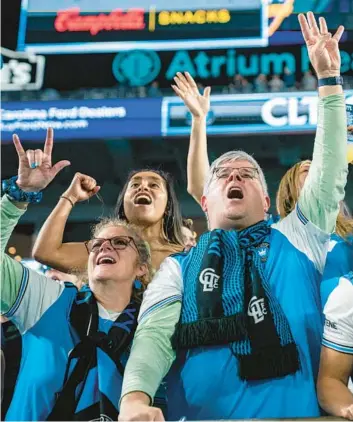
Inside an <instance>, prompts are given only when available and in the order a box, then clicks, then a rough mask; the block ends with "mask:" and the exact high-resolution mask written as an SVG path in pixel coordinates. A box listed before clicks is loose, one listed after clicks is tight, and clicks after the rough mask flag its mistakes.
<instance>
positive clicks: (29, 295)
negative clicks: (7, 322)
mask: <svg viewBox="0 0 353 422" xmlns="http://www.w3.org/2000/svg"><path fill="white" fill-rule="evenodd" d="M64 289H65V286H64V284H63V283H58V282H56V281H55V280H52V279H51V278H48V277H45V276H44V275H42V274H39V273H37V272H36V271H34V270H32V269H29V268H27V267H25V266H24V265H23V273H22V280H21V285H20V288H19V291H18V294H17V298H16V301H15V302H14V304H13V305H12V307H11V308H10V309H9V310H8V312H6V314H4V316H5V317H6V318H9V319H11V321H12V322H13V323H14V324H15V325H16V326H17V328H18V330H19V331H20V333H21V334H24V333H25V332H26V331H28V330H29V329H30V328H32V327H33V326H34V325H35V324H36V322H38V321H39V319H40V318H41V316H42V315H43V314H44V312H45V311H46V310H47V309H48V308H49V307H50V306H51V305H52V304H53V303H54V302H56V301H57V300H58V298H59V297H60V295H61V293H62V292H63V291H64Z"/></svg>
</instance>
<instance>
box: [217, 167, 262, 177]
mask: <svg viewBox="0 0 353 422" xmlns="http://www.w3.org/2000/svg"><path fill="white" fill-rule="evenodd" d="M234 170H237V171H238V173H239V176H240V177H242V178H243V179H255V177H257V176H258V174H259V172H258V170H257V168H255V167H238V168H235V167H223V166H220V167H215V168H214V169H213V174H214V175H215V176H216V177H217V179H228V177H229V176H230V175H231V173H233V171H234Z"/></svg>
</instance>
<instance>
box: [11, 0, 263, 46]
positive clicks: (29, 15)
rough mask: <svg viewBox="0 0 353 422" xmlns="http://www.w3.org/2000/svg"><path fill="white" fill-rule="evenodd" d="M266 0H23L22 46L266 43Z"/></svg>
mask: <svg viewBox="0 0 353 422" xmlns="http://www.w3.org/2000/svg"><path fill="white" fill-rule="evenodd" d="M266 4H267V1H266V0H246V1H239V0H193V1H192V2H191V1H190V0H178V1H177V2H171V1H167V0H117V1H116V0H100V1H99V2H97V1H96V0H51V1H47V0H23V1H22V5H21V16H20V27H19V36H18V50H19V51H29V52H36V53H43V54H60V53H90V52H113V51H121V50H130V49H142V50H143V49H146V50H176V49H179V48H192V49H194V48H203V49H209V48H229V47H258V46H266V45H267V42H268V40H267V21H268V19H267V13H266V12H267V9H266V7H267V5H266Z"/></svg>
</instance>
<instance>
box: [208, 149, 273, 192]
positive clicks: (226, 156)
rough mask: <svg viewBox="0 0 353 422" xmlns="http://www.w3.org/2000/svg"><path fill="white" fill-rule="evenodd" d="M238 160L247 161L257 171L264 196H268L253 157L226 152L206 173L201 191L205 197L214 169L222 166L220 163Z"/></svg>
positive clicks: (238, 152)
mask: <svg viewBox="0 0 353 422" xmlns="http://www.w3.org/2000/svg"><path fill="white" fill-rule="evenodd" d="M239 160H244V161H249V163H250V164H252V165H253V166H254V167H255V168H256V169H257V171H258V173H259V179H260V183H261V186H262V189H263V191H264V194H265V195H267V196H268V189H267V183H266V179H265V176H264V173H263V171H262V169H261V167H260V166H259V163H258V162H257V161H256V160H255V158H254V157H252V156H251V155H249V154H247V153H246V152H244V151H228V152H226V153H225V154H223V155H221V156H220V157H218V158H217V159H216V160H215V161H214V162H213V163H212V165H211V168H210V170H209V171H208V175H207V179H206V183H205V186H204V189H203V194H204V195H207V193H208V191H209V187H210V184H211V181H212V179H213V175H214V171H215V168H216V167H219V166H220V165H222V163H224V162H227V161H239Z"/></svg>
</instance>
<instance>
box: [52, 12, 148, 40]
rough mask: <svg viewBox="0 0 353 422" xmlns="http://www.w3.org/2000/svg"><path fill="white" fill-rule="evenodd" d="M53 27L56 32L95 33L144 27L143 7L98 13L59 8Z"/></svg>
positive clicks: (136, 29)
mask: <svg viewBox="0 0 353 422" xmlns="http://www.w3.org/2000/svg"><path fill="white" fill-rule="evenodd" d="M54 27H55V29H56V30H57V31H58V32H65V31H69V32H85V31H87V32H90V34H91V35H97V34H98V33H99V32H101V31H122V30H125V31H127V30H130V31H131V30H135V31H138V30H142V29H145V27H146V24H145V11H144V9H138V8H136V9H130V10H128V11H126V12H124V11H123V10H122V9H115V10H112V11H111V12H110V13H108V14H106V13H99V14H98V15H86V14H85V15H80V8H79V7H73V8H71V9H66V10H60V11H58V15H57V17H56V19H55V21H54Z"/></svg>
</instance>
